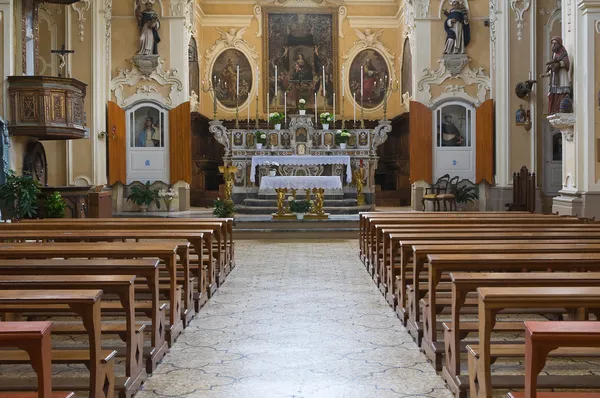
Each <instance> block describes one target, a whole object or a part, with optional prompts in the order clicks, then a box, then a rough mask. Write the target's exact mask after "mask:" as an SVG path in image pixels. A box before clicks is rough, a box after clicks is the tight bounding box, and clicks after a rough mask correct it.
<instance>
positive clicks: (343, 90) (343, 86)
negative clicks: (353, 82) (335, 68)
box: [342, 66, 346, 98]
mask: <svg viewBox="0 0 600 398" xmlns="http://www.w3.org/2000/svg"><path fill="white" fill-rule="evenodd" d="M345 76H346V66H342V98H344V95H345V92H346V79H345Z"/></svg>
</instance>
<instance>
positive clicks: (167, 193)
mask: <svg viewBox="0 0 600 398" xmlns="http://www.w3.org/2000/svg"><path fill="white" fill-rule="evenodd" d="M178 196H179V195H178V194H177V191H175V190H174V189H173V187H169V189H161V190H160V191H158V197H160V198H162V199H163V200H164V201H165V205H167V211H173V210H174V209H173V208H172V207H171V206H172V204H173V201H174V200H175V198H176V197H178Z"/></svg>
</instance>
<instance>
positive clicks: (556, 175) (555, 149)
mask: <svg viewBox="0 0 600 398" xmlns="http://www.w3.org/2000/svg"><path fill="white" fill-rule="evenodd" d="M562 160H563V137H562V133H561V132H560V131H556V130H554V129H551V130H550V132H549V133H548V134H544V193H545V194H546V195H547V196H557V195H558V191H560V190H561V189H562V166H563V161H562Z"/></svg>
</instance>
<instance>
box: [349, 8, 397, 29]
mask: <svg viewBox="0 0 600 398" xmlns="http://www.w3.org/2000/svg"><path fill="white" fill-rule="evenodd" d="M401 11H402V9H398V12H396V15H394V16H369V17H364V16H350V15H348V16H347V17H346V18H347V19H348V22H349V23H350V27H351V28H353V29H365V28H382V29H397V28H399V27H400V26H402V12H401Z"/></svg>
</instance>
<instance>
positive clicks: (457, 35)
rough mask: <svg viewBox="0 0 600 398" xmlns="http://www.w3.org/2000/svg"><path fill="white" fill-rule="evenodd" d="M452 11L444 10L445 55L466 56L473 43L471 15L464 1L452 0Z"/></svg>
mask: <svg viewBox="0 0 600 398" xmlns="http://www.w3.org/2000/svg"><path fill="white" fill-rule="evenodd" d="M450 6H451V7H452V8H451V9H450V11H447V10H444V15H445V16H446V20H445V21H444V29H445V30H446V46H445V48H444V54H464V53H465V48H466V47H467V46H468V45H469V42H470V41H471V27H470V25H469V14H468V12H467V9H466V8H465V6H464V5H463V2H462V0H450Z"/></svg>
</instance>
